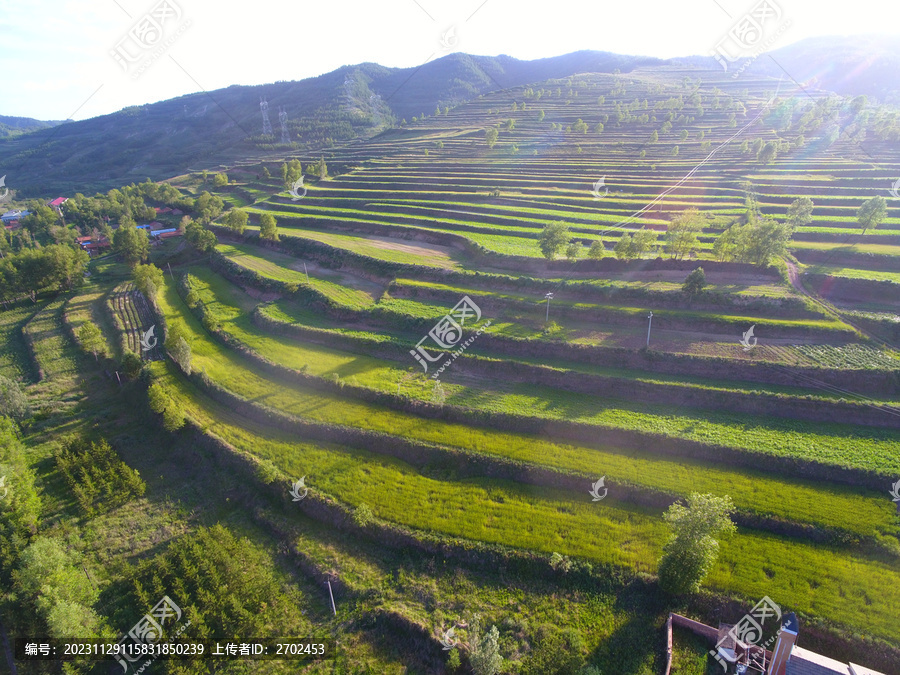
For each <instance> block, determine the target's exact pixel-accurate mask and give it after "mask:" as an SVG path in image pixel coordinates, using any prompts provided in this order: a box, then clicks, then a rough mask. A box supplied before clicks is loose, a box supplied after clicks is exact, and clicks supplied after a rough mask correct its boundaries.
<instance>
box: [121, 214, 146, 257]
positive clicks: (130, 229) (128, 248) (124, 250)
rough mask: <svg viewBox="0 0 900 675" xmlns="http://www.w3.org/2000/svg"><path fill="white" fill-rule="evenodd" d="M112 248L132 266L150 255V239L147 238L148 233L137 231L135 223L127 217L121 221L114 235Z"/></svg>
mask: <svg viewBox="0 0 900 675" xmlns="http://www.w3.org/2000/svg"><path fill="white" fill-rule="evenodd" d="M112 246H113V250H114V251H116V252H117V253H121V254H122V258H123V259H124V260H125V262H126V263H128V264H129V265H132V266H134V265H137V264H138V263H139V262H142V261H144V260H146V259H147V256H148V255H150V237H148V236H147V231H146V230H139V229H137V225H136V224H135V222H134V221H133V220H132V219H131V218H128V217H127V216H126V217H123V218H122V219H121V220H120V221H119V228H118V229H117V230H116V231H115V234H113V239H112Z"/></svg>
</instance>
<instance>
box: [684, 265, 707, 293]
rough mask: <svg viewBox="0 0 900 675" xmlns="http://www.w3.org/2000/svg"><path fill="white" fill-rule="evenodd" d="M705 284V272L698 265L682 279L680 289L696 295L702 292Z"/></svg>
mask: <svg viewBox="0 0 900 675" xmlns="http://www.w3.org/2000/svg"><path fill="white" fill-rule="evenodd" d="M705 286H706V272H704V271H703V268H702V267H698V268H697V269H695V270H694V271H692V272H691V273H690V274H688V275H687V278H686V279H685V280H684V283H683V284H682V285H681V290H682V291H684V292H685V293H687V294H688V295H697V294H699V293H702V292H703V288H704V287H705Z"/></svg>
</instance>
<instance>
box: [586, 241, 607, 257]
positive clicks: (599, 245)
mask: <svg viewBox="0 0 900 675" xmlns="http://www.w3.org/2000/svg"><path fill="white" fill-rule="evenodd" d="M605 256H606V247H605V246H604V245H603V242H602V241H600V240H599V239H597V240H595V241H594V243H593V244H591V247H590V248H589V249H588V258H591V259H592V260H600V258H603V257H605Z"/></svg>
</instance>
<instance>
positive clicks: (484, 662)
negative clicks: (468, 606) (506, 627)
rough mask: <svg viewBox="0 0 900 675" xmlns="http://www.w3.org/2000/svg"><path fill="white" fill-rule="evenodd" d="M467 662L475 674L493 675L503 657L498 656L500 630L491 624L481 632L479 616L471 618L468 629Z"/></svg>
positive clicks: (496, 671)
mask: <svg viewBox="0 0 900 675" xmlns="http://www.w3.org/2000/svg"><path fill="white" fill-rule="evenodd" d="M469 662H470V663H471V664H472V672H474V673H475V675H495V674H496V673H498V672H500V667H501V666H502V665H503V658H502V657H501V656H500V631H498V630H497V626H491V629H490V630H489V631H486V632H485V633H484V635H482V634H481V617H479V616H478V615H477V614H476V615H475V616H474V617H473V618H472V625H471V627H470V629H469Z"/></svg>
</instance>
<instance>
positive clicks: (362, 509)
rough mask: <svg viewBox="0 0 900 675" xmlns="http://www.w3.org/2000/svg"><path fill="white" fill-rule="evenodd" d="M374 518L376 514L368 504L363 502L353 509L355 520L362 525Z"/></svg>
mask: <svg viewBox="0 0 900 675" xmlns="http://www.w3.org/2000/svg"><path fill="white" fill-rule="evenodd" d="M373 520H375V514H374V513H372V509H370V508H369V505H368V504H365V503H362V504H360V505H359V506H357V507H356V509H355V510H354V511H353V522H354V523H356V524H357V525H359V526H360V527H365V526H366V525H368V524H369V523H371V522H372V521H373Z"/></svg>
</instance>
